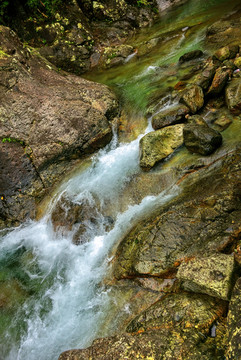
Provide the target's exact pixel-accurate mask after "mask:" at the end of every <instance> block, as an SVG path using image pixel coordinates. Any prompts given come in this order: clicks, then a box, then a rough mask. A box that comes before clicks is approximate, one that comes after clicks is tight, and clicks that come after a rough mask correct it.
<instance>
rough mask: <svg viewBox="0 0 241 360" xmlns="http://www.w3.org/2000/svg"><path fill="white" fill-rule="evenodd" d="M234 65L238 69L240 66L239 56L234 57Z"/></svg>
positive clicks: (240, 59) (240, 57)
mask: <svg viewBox="0 0 241 360" xmlns="http://www.w3.org/2000/svg"><path fill="white" fill-rule="evenodd" d="M234 65H235V66H236V67H237V68H239V69H240V68H241V56H239V57H237V58H236V59H234Z"/></svg>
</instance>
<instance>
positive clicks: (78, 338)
mask: <svg viewBox="0 0 241 360" xmlns="http://www.w3.org/2000/svg"><path fill="white" fill-rule="evenodd" d="M235 4H239V1H233V3H232V7H234V6H235ZM231 10H232V9H230V2H228V1H220V0H219V1H218V0H212V1H208V2H203V1H197V0H196V1H194V0H191V1H189V2H188V3H187V4H185V5H183V6H179V7H178V8H176V9H174V10H172V11H170V12H167V13H166V14H165V15H163V17H162V18H161V19H160V20H159V21H158V22H157V23H156V24H154V25H153V27H151V28H148V29H143V30H142V31H141V32H140V33H139V34H137V35H136V38H135V39H131V41H132V44H134V45H135V44H136V46H138V45H139V44H140V43H142V42H143V41H148V40H150V39H153V38H157V37H162V38H163V39H164V40H163V41H162V42H161V43H160V46H159V47H158V48H154V49H153V51H150V52H149V53H148V54H147V55H146V56H142V57H141V56H140V57H136V58H135V56H133V58H132V59H130V61H129V62H126V64H125V65H122V66H120V67H116V68H113V69H107V70H106V71H103V70H102V71H99V72H98V71H95V72H92V73H90V74H87V75H86V77H87V78H88V79H91V80H94V81H97V82H102V83H105V84H107V85H109V86H111V87H113V88H114V90H115V91H116V93H117V94H118V96H119V98H120V100H121V103H122V108H123V109H124V112H125V116H126V117H127V119H129V122H130V123H131V124H132V126H130V128H128V129H129V130H128V131H126V132H124V134H122V137H121V138H120V137H118V134H117V132H116V129H114V128H113V132H114V136H113V139H112V142H111V143H110V144H109V145H107V146H106V147H105V148H104V149H102V150H100V151H99V152H98V153H97V154H94V155H92V156H91V157H90V158H89V159H88V161H87V162H86V164H84V166H83V165H82V166H81V167H80V169H79V170H78V171H77V170H76V171H75V174H74V175H73V176H72V177H71V178H68V179H66V181H65V182H63V183H62V185H60V187H59V188H58V189H57V190H56V191H55V192H54V194H53V196H52V199H51V200H50V201H49V203H48V204H47V206H46V207H45V210H44V214H43V216H42V217H41V218H40V219H39V220H38V221H28V222H27V223H25V224H22V225H21V226H20V227H18V228H15V229H8V230H4V231H2V232H1V234H2V237H1V240H0V348H1V355H0V359H1V360H15V359H18V360H54V359H57V358H58V356H59V354H60V353H61V352H62V351H64V350H67V349H70V348H83V347H86V346H89V345H90V344H91V342H92V341H93V340H94V339H95V338H97V337H103V336H107V335H111V334H112V332H114V331H115V330H116V329H119V328H121V326H122V325H121V322H122V321H123V319H124V318H125V316H126V318H128V316H129V315H130V314H129V313H130V308H129V305H128V299H127V300H126V301H121V302H118V301H114V300H113V296H112V295H111V290H110V287H109V286H106V285H105V284H104V282H103V279H105V277H106V276H107V274H108V273H109V269H110V264H111V259H112V256H113V249H114V247H115V246H116V245H117V244H118V243H119V242H120V240H121V239H122V238H123V237H124V236H125V234H127V233H128V231H129V230H130V229H131V228H132V226H133V225H135V224H136V223H137V222H138V221H140V220H141V219H142V218H144V217H145V215H146V214H148V213H149V212H150V211H153V209H154V208H155V207H156V206H158V207H160V206H161V205H162V204H164V203H166V202H167V201H169V200H171V199H173V198H174V197H175V196H176V195H178V193H179V192H180V191H181V189H180V188H179V187H178V186H177V185H176V183H177V180H178V179H179V178H180V177H181V176H182V174H183V172H182V169H183V168H185V164H188V162H189V161H190V155H189V153H188V151H187V150H186V149H184V148H182V149H180V150H179V151H178V152H177V153H176V154H175V155H174V156H173V157H172V158H171V159H170V161H167V162H165V163H164V164H162V165H161V166H158V167H157V168H156V170H154V171H153V172H152V176H153V177H155V176H158V179H159V176H161V175H160V174H170V173H171V174H172V173H173V172H175V171H174V170H173V169H174V168H175V169H178V171H177V172H175V174H174V175H170V176H169V175H167V180H166V181H163V183H162V184H161V185H160V186H159V187H157V188H155V189H154V188H153V183H152V182H151V181H150V183H149V186H148V185H147V183H148V182H149V179H150V175H149V174H148V173H147V174H143V173H142V171H141V170H140V167H139V140H140V138H141V137H142V136H143V135H144V134H146V133H148V132H149V131H151V130H152V127H151V123H150V120H151V118H150V117H149V118H148V116H146V114H147V113H148V107H150V106H152V105H153V104H154V105H156V104H158V99H161V98H162V96H163V95H164V94H166V93H168V89H169V88H170V87H172V86H173V85H174V84H175V83H176V82H177V81H178V79H179V78H180V77H181V76H183V75H185V73H186V72H187V71H188V69H187V68H181V69H179V68H177V61H178V59H179V57H180V56H181V55H183V54H184V53H185V52H187V51H191V50H194V49H201V50H203V51H204V57H205V56H207V55H208V53H206V48H205V45H204V38H205V32H206V28H207V26H209V25H210V24H212V23H213V22H214V21H217V20H218V19H220V17H222V16H223V15H226V14H227V12H228V11H231ZM164 106H165V107H168V106H171V100H170V98H169V97H167V101H165V102H160V103H159V105H158V111H159V110H160V109H163V107H164ZM240 127H241V126H240V124H239V123H237V122H236V123H235V122H234V123H233V124H232V125H231V126H230V127H229V128H228V129H227V130H226V131H225V132H223V138H224V149H226V150H225V151H228V149H229V147H230V148H231V147H232V146H233V145H234V144H235V143H238V142H239V136H238V134H239V131H240ZM133 134H134V135H133ZM195 156H196V155H194V158H195ZM196 158H198V156H196ZM192 161H193V160H192ZM157 181H159V180H157ZM140 183H141V185H140V191H139V192H138V193H135V189H136V188H138V186H139V185H138V184H140ZM143 184H144V185H143ZM57 208H60V212H59V214H62V216H63V219H61V220H63V221H62V222H60V224H58V223H56V217H58V216H55V214H57V215H58V212H57V210H56V209H57ZM73 208H76V209H81V211H82V212H83V213H84V214H85V217H84V220H83V222H82V227H81V229H80V228H77V227H75V226H72V227H68V226H67V225H66V223H68V221H69V219H70V217H71V214H70V212H71V211H72V209H73ZM76 211H80V210H76ZM86 214H87V215H88V216H86ZM64 218H65V219H64ZM65 220H66V221H65ZM113 304H114V305H113ZM110 309H111V310H110ZM117 313H119V316H116V314H117ZM107 319H108V320H107ZM106 323H108V324H109V327H107V326H106V325H105V324H106ZM110 324H111V325H110Z"/></svg>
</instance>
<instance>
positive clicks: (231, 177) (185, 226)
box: [114, 152, 240, 278]
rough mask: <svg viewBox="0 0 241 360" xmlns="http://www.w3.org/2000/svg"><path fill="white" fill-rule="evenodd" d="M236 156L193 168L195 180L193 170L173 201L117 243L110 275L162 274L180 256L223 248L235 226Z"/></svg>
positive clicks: (172, 266) (237, 223) (237, 222)
mask: <svg viewBox="0 0 241 360" xmlns="http://www.w3.org/2000/svg"><path fill="white" fill-rule="evenodd" d="M239 158H240V152H238V154H237V155H229V156H227V159H225V160H220V161H218V162H217V163H215V165H214V166H210V168H209V170H208V171H207V169H205V170H206V171H203V173H202V170H201V171H198V178H197V179H198V180H197V181H196V180H195V172H194V173H193V177H192V176H190V175H189V177H187V178H184V183H185V184H186V185H187V183H186V181H187V180H188V184H189V187H188V189H187V188H186V187H185V189H186V190H185V191H184V193H182V194H181V195H180V198H178V199H177V200H176V205H175V204H173V205H170V206H169V207H168V209H162V210H161V213H159V214H158V213H157V214H154V215H153V216H150V217H149V219H146V220H145V221H143V222H141V223H139V224H138V225H137V226H136V227H135V228H133V230H132V231H131V232H130V233H129V234H128V235H127V236H126V237H125V239H124V240H123V241H122V242H121V243H120V245H119V247H118V249H117V255H116V258H115V263H114V275H115V276H116V278H126V277H127V278H128V277H135V276H141V275H149V276H150V275H152V276H163V275H164V274H165V273H167V272H168V271H170V270H172V269H175V268H176V267H177V266H178V265H179V264H180V263H181V262H182V261H183V259H185V258H189V257H192V256H197V255H198V254H200V253H202V254H203V253H206V254H207V253H209V252H210V251H211V252H212V251H221V250H223V249H225V248H226V247H227V246H228V243H229V242H230V241H231V238H230V235H231V233H232V231H233V232H234V231H235V230H234V229H235V227H236V226H238V227H239V226H240V220H239V216H240V200H239V197H237V193H239V191H240V182H239V181H238V177H239V174H240V165H239V160H238V159H239ZM203 170H204V169H203ZM204 174H205V175H204ZM184 183H183V184H184ZM181 184H182V183H181ZM186 185H185V186H186ZM200 186H201V189H202V190H201V191H200ZM183 196H185V200H184V202H183V199H184V197H183ZM228 229H230V232H231V233H229V231H228Z"/></svg>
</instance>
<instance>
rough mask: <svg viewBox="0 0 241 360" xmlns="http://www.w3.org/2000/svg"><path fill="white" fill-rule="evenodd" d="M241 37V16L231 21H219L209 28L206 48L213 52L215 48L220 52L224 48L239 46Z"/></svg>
mask: <svg viewBox="0 0 241 360" xmlns="http://www.w3.org/2000/svg"><path fill="white" fill-rule="evenodd" d="M238 14H239V12H237V13H236V15H238ZM240 36H241V28H240V15H239V16H235V17H233V18H232V19H230V20H223V19H222V20H219V21H217V22H216V23H214V24H212V25H211V26H210V27H209V28H208V30H207V36H206V39H205V48H206V49H208V48H209V49H210V50H212V51H213V49H214V48H215V49H217V50H218V49H220V48H221V47H224V46H231V45H235V46H237V45H239V39H240ZM232 56H233V55H232ZM233 57H235V55H234V56H233Z"/></svg>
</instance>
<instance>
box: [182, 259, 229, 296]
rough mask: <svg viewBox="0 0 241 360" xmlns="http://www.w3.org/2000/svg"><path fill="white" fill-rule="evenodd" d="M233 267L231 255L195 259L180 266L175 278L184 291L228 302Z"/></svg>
mask: <svg viewBox="0 0 241 360" xmlns="http://www.w3.org/2000/svg"><path fill="white" fill-rule="evenodd" d="M234 265H235V263H234V257H233V256H232V255H224V254H214V255H212V256H210V257H196V258H193V259H191V260H190V261H188V262H183V263H182V264H181V265H180V267H179V269H178V272H177V278H178V279H179V280H181V281H182V287H183V288H184V289H185V290H188V291H193V292H195V293H202V294H207V295H210V296H214V297H217V298H220V299H223V300H229V299H230V293H231V289H232V285H233V284H232V280H233V273H234Z"/></svg>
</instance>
